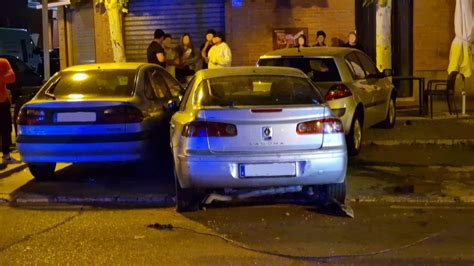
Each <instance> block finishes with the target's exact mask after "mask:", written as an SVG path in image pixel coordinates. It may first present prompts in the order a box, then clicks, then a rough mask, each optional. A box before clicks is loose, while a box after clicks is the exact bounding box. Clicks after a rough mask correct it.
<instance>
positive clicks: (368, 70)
mask: <svg viewBox="0 0 474 266" xmlns="http://www.w3.org/2000/svg"><path fill="white" fill-rule="evenodd" d="M356 54H357V57H358V58H359V60H360V63H361V64H362V67H363V68H364V70H365V75H366V76H369V75H373V76H375V75H377V74H378V73H379V71H378V70H377V68H376V67H375V65H374V63H373V62H372V60H371V59H370V58H369V57H368V56H367V55H365V54H363V53H356Z"/></svg>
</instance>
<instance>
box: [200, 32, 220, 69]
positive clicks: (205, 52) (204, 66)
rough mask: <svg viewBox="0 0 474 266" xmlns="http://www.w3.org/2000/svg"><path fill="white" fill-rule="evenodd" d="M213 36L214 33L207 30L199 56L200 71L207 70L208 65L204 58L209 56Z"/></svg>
mask: <svg viewBox="0 0 474 266" xmlns="http://www.w3.org/2000/svg"><path fill="white" fill-rule="evenodd" d="M214 35H216V31H215V30H213V29H210V30H207V32H206V40H205V41H204V43H203V44H202V45H201V49H200V51H201V56H202V69H207V68H208V64H207V62H206V60H205V58H207V57H208V55H209V50H211V47H212V38H214Z"/></svg>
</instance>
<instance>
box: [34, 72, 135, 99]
mask: <svg viewBox="0 0 474 266" xmlns="http://www.w3.org/2000/svg"><path fill="white" fill-rule="evenodd" d="M134 80H135V70H131V69H127V70H99V69H98V70H89V71H81V72H70V71H67V72H62V73H60V74H59V75H58V76H57V77H56V80H54V81H52V82H51V85H50V86H48V87H47V88H46V90H45V91H44V92H45V93H43V95H42V97H47V96H48V95H47V94H49V95H54V96H55V97H56V98H95V97H110V98H115V97H129V96H131V95H132V93H133V89H134Z"/></svg>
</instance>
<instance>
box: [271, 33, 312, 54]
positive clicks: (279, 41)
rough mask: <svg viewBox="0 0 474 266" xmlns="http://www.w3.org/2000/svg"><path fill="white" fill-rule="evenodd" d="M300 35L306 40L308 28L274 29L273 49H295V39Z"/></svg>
mask: <svg viewBox="0 0 474 266" xmlns="http://www.w3.org/2000/svg"><path fill="white" fill-rule="evenodd" d="M302 34H304V35H305V36H306V39H308V28H274V29H273V49H283V48H291V47H295V45H296V39H297V38H298V37H299V36H301V35H302Z"/></svg>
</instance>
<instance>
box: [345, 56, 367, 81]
mask: <svg viewBox="0 0 474 266" xmlns="http://www.w3.org/2000/svg"><path fill="white" fill-rule="evenodd" d="M345 61H346V65H347V67H348V68H349V70H350V71H351V75H352V78H353V79H354V80H359V79H365V71H364V68H362V66H361V63H360V61H359V58H357V56H356V55H355V54H354V53H350V54H348V55H347V56H346V58H345Z"/></svg>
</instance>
